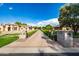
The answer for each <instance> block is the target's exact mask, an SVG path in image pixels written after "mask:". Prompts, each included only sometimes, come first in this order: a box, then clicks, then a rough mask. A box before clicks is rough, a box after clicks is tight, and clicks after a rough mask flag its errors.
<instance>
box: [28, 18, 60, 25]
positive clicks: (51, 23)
mask: <svg viewBox="0 0 79 59" xmlns="http://www.w3.org/2000/svg"><path fill="white" fill-rule="evenodd" d="M27 24H28V25H30V26H46V25H48V24H50V25H52V26H58V25H59V22H58V18H53V19H48V20H43V21H41V22H38V23H35V24H33V23H27Z"/></svg>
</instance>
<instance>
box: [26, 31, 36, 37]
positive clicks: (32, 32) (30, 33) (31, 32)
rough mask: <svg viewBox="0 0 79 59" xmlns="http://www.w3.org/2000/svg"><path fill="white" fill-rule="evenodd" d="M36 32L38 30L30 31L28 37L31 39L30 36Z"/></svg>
mask: <svg viewBox="0 0 79 59" xmlns="http://www.w3.org/2000/svg"><path fill="white" fill-rule="evenodd" d="M35 32H36V30H33V31H30V32H27V33H26V34H27V35H28V37H30V36H31V35H33V34H34V33H35Z"/></svg>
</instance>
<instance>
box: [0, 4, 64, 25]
mask: <svg viewBox="0 0 79 59" xmlns="http://www.w3.org/2000/svg"><path fill="white" fill-rule="evenodd" d="M62 5H64V3H5V4H0V23H14V22H16V21H20V22H23V23H29V24H36V23H40V22H44V21H48V20H50V19H54V18H58V16H59V9H60V7H61V6H62Z"/></svg>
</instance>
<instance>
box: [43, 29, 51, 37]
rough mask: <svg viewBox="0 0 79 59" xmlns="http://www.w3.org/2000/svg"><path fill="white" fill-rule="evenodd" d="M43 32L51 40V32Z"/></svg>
mask: <svg viewBox="0 0 79 59" xmlns="http://www.w3.org/2000/svg"><path fill="white" fill-rule="evenodd" d="M42 32H43V33H44V34H45V35H47V36H48V37H49V38H50V37H51V32H49V31H48V30H42Z"/></svg>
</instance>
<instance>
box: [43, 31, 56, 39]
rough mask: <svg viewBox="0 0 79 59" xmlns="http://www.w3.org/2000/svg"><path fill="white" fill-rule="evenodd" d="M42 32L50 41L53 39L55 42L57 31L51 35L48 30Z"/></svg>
mask: <svg viewBox="0 0 79 59" xmlns="http://www.w3.org/2000/svg"><path fill="white" fill-rule="evenodd" d="M42 32H43V33H44V34H45V35H47V36H48V37H49V38H50V39H54V40H57V31H55V30H54V31H53V35H52V33H51V32H49V31H48V30H42Z"/></svg>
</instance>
